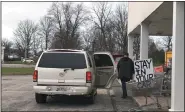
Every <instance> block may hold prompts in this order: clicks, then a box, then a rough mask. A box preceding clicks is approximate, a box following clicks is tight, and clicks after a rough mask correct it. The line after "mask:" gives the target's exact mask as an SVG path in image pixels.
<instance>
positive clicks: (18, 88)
mask: <svg viewBox="0 0 185 112" xmlns="http://www.w3.org/2000/svg"><path fill="white" fill-rule="evenodd" d="M114 90H115V91H116V92H114V93H116V96H115V97H110V95H109V94H108V93H109V92H107V90H106V89H98V95H97V96H96V100H95V103H94V104H86V102H85V101H84V100H83V97H54V98H51V97H49V98H48V103H46V104H37V103H36V102H35V98H34V91H33V89H32V76H31V75H27V76H3V77H2V91H3V92H2V111H125V110H128V109H129V108H133V107H135V104H134V103H133V101H132V100H131V99H129V98H128V99H126V100H123V99H120V96H121V88H120V87H119V84H118V85H117V86H116V87H114ZM117 99H118V100H117Z"/></svg>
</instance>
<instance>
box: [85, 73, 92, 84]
mask: <svg viewBox="0 0 185 112" xmlns="http://www.w3.org/2000/svg"><path fill="white" fill-rule="evenodd" d="M91 81H92V75H91V72H86V82H87V83H91Z"/></svg>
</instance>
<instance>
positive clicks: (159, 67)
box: [154, 66, 164, 72]
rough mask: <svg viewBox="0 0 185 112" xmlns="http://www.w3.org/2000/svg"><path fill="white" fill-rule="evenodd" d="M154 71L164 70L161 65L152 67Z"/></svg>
mask: <svg viewBox="0 0 185 112" xmlns="http://www.w3.org/2000/svg"><path fill="white" fill-rule="evenodd" d="M154 71H155V72H164V70H163V66H157V67H154Z"/></svg>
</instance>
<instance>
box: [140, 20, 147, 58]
mask: <svg viewBox="0 0 185 112" xmlns="http://www.w3.org/2000/svg"><path fill="white" fill-rule="evenodd" d="M148 26H149V24H146V23H141V32H140V34H141V35H140V37H141V38H140V59H147V58H148V38H149V31H148V30H149V29H148Z"/></svg>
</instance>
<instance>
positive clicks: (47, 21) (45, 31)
mask: <svg viewBox="0 0 185 112" xmlns="http://www.w3.org/2000/svg"><path fill="white" fill-rule="evenodd" d="M52 32H53V20H52V18H50V17H47V16H44V17H42V18H41V19H40V25H39V36H40V37H41V38H42V39H43V40H44V43H45V49H46V50H47V49H48V44H50V42H51V37H52Z"/></svg>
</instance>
